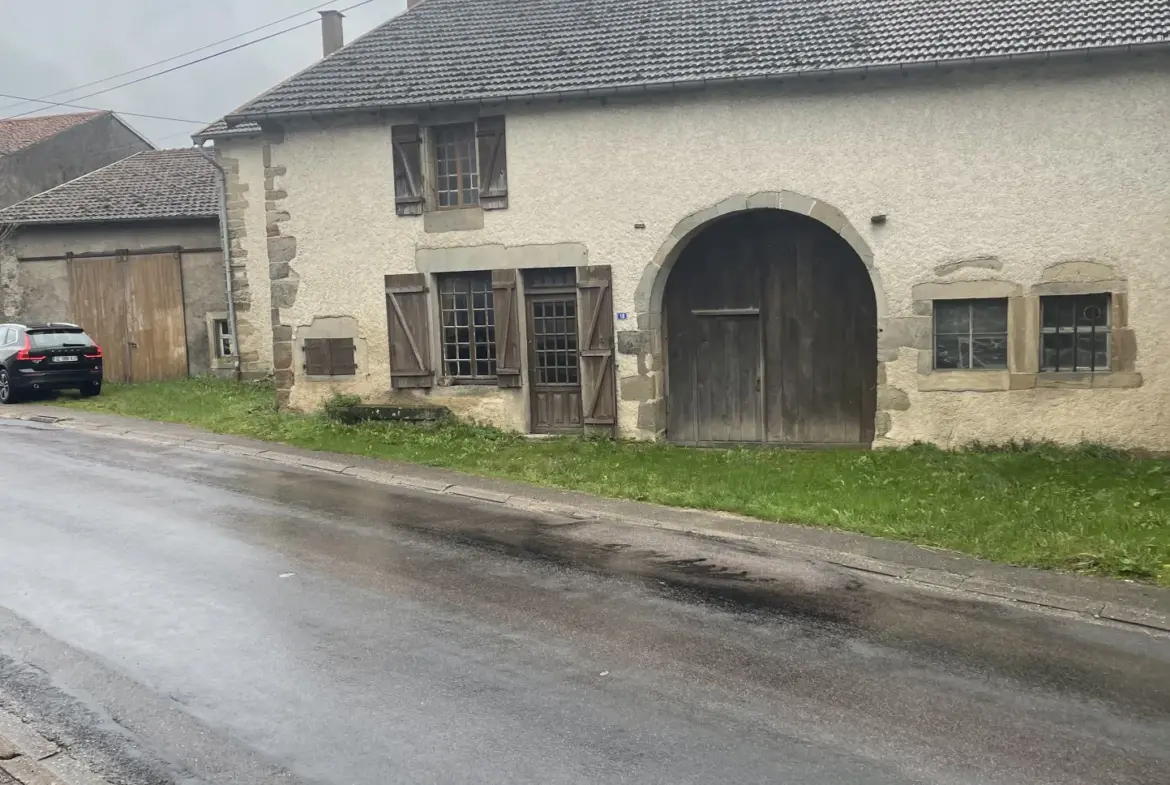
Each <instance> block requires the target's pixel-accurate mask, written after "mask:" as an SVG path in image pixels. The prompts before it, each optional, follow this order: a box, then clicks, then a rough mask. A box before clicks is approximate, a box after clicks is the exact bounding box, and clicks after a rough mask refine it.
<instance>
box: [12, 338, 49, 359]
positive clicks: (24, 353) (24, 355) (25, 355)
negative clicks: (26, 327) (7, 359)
mask: <svg viewBox="0 0 1170 785" xmlns="http://www.w3.org/2000/svg"><path fill="white" fill-rule="evenodd" d="M31 351H32V342H31V341H30V340H29V339H28V336H27V335H26V336H24V348H23V349H21V350H20V351H18V352H17V353H16V359H18V360H31V361H32V362H34V363H39V362H40V361H41V360H43V359H45V355H43V354H29V352H31Z"/></svg>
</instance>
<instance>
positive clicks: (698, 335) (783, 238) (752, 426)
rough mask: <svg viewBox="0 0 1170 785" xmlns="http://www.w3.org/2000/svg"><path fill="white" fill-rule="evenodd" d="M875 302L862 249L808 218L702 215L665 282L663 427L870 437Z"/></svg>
mask: <svg viewBox="0 0 1170 785" xmlns="http://www.w3.org/2000/svg"><path fill="white" fill-rule="evenodd" d="M877 310H878V309H877V298H876V296H875V292H874V287H873V284H872V283H871V281H870V276H869V272H868V271H867V269H866V266H865V264H864V263H863V261H862V259H861V258H860V257H859V256H858V254H857V252H856V251H855V250H854V249H853V248H852V247H851V245H850V244H849V242H847V241H846V240H845V239H844V238H843V237H842V236H841V234H839V233H838V232H836V231H834V230H833V229H832V228H830V227H829V226H827V225H825V224H824V223H822V222H820V221H818V220H816V219H814V218H810V217H808V216H807V215H800V214H797V213H795V212H788V211H784V210H776V209H759V210H747V211H744V212H737V213H732V214H730V215H725V216H722V217H719V218H717V219H715V220H713V221H711V222H709V223H707V224H704V225H703V226H701V227H700V228H699V229H698V230H697V232H696V233H694V234H693V235H692V236H691V239H690V241H689V242H688V243H687V244H686V246H685V247H684V248H683V249H682V250H681V252H680V253H679V255H678V257H677V260H676V261H675V262H674V264H673V266H672V267H671V268H670V270H669V277H668V278H667V280H666V283H665V288H664V290H663V293H662V316H663V324H662V335H663V339H664V343H665V347H664V348H665V358H666V438H667V439H668V440H670V441H673V442H677V443H681V444H697V445H703V444H708V445H715V444H734V443H761V444H774V445H791V446H805V445H808V446H813V445H869V444H870V443H872V441H873V438H874V418H875V413H876V403H877V367H878V365H877V359H878V358H877V334H878V327H877V320H878V313H877Z"/></svg>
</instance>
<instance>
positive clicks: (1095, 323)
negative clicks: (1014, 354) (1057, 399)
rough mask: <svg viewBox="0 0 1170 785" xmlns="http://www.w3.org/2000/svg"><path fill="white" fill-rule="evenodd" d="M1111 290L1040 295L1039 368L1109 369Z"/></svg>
mask: <svg viewBox="0 0 1170 785" xmlns="http://www.w3.org/2000/svg"><path fill="white" fill-rule="evenodd" d="M1109 311H1110V298H1109V295H1108V294H1088V295H1080V294H1078V295H1067V296H1060V297H1041V298H1040V370H1042V371H1108V370H1109V328H1110V319H1109Z"/></svg>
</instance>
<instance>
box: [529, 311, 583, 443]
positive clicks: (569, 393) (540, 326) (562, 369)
mask: <svg viewBox="0 0 1170 785" xmlns="http://www.w3.org/2000/svg"><path fill="white" fill-rule="evenodd" d="M526 299H527V305H528V371H529V381H530V384H529V388H530V390H531V396H532V432H533V433H580V432H581V428H582V420H581V368H580V352H579V345H578V332H577V296H576V294H575V293H573V294H543V295H536V296H530V297H527V298H526Z"/></svg>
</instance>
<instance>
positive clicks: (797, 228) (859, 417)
mask: <svg viewBox="0 0 1170 785" xmlns="http://www.w3.org/2000/svg"><path fill="white" fill-rule="evenodd" d="M786 234H787V239H786V241H785V245H784V247H785V253H784V254H783V259H782V260H781V262H780V263H779V264H776V265H774V266H772V267H770V268H769V269H768V270H767V271H766V284H765V287H764V288H765V291H766V298H765V300H766V302H765V309H764V310H765V316H764V320H765V324H766V329H765V337H764V340H765V367H766V368H767V369H768V372H767V377H766V385H765V386H766V389H767V401H768V409H767V411H768V428H767V434H768V435H767V438H768V441H770V442H780V443H789V444H809V445H812V444H865V443H868V442H870V441H872V439H873V413H874V402H875V400H876V379H877V338H876V336H877V321H876V306H875V300H874V295H873V288H872V285H871V284H870V282H869V277H868V275H867V274H866V272H865V269H864V266H863V265H862V263H861V261H860V260H859V259H857V258H856V255H855V254H854V253H853V252H852V251H851V250H850V249H849V248H848V246H846V245H845V244H844V243H843V242H842V241H841V239H840V238H839V237H838V236H836V235H835V234H833V233H832V232H830V231H829V230H827V229H826V228H825V227H822V226H820V225H817V224H809V223H807V222H806V223H803V224H802V223H799V222H794V223H793V224H792V225H791V226H790V227H789V228H788V229H787V230H786Z"/></svg>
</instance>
